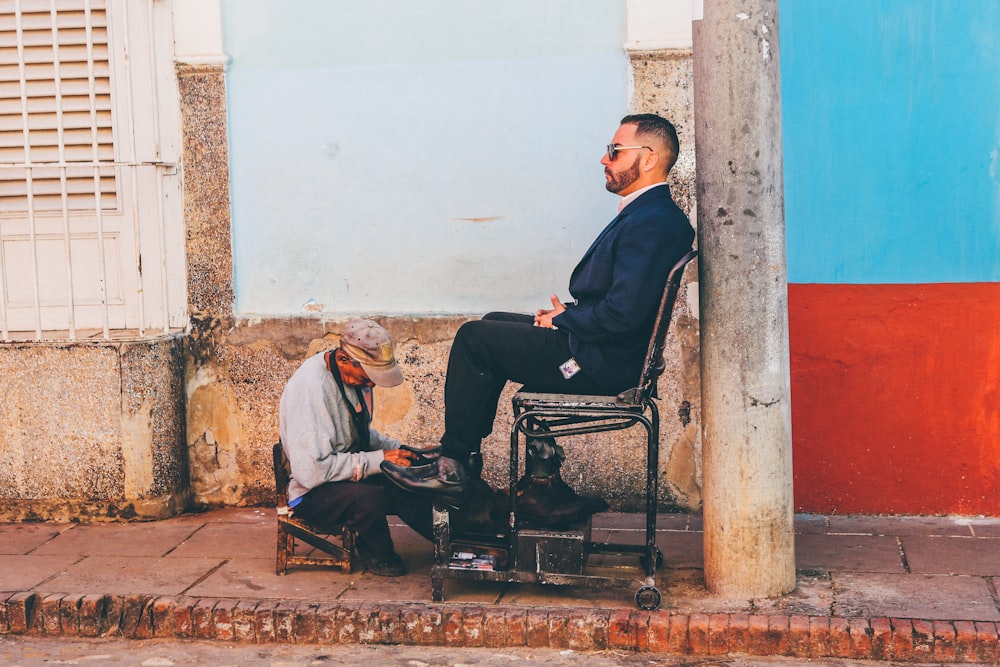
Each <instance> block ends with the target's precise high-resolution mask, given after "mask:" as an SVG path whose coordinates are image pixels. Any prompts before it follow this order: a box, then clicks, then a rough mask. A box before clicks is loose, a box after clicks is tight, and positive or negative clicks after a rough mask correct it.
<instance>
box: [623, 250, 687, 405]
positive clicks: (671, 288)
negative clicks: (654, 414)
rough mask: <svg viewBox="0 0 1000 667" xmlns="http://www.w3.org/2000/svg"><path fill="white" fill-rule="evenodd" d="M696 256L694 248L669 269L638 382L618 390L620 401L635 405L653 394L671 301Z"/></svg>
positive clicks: (659, 371)
mask: <svg viewBox="0 0 1000 667" xmlns="http://www.w3.org/2000/svg"><path fill="white" fill-rule="evenodd" d="M697 256H698V251H697V250H690V251H688V252H687V254H685V255H684V256H683V257H681V258H680V259H679V260H677V263H676V264H674V266H673V268H671V269H670V274H669V275H668V276H667V284H666V285H665V286H664V288H663V298H661V299H660V308H659V310H658V311H657V313H656V321H655V322H654V323H653V335H652V336H651V337H650V339H649V347H648V348H647V349H646V359H645V361H643V363H642V374H641V375H640V376H639V383H638V384H637V385H636V386H635V387H633V388H632V389H626V390H625V391H623V392H622V393H620V394H618V400H619V401H620V402H625V403H630V404H633V405H637V404H639V403H642V402H643V401H645V400H647V399H648V398H649V397H650V396H652V394H653V391H654V390H655V388H656V379H657V378H658V377H660V375H662V374H663V369H664V367H665V363H664V361H663V345H664V342H665V341H666V339H667V330H668V329H669V328H670V317H671V315H672V314H673V312H674V302H675V301H677V293H678V292H679V291H680V289H681V278H683V277H684V269H685V267H687V265H688V264H689V263H690V262H691V260H692V259H694V258H695V257H697Z"/></svg>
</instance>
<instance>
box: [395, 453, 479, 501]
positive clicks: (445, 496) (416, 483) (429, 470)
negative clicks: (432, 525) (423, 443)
mask: <svg viewBox="0 0 1000 667" xmlns="http://www.w3.org/2000/svg"><path fill="white" fill-rule="evenodd" d="M381 467H382V473H383V474H384V475H385V476H386V479H388V480H389V481H390V482H392V483H393V484H395V485H396V486H398V487H399V488H401V489H403V490H404V491H410V492H412V493H418V494H421V495H427V496H431V497H433V498H434V500H437V501H440V502H443V503H444V504H446V505H448V506H450V507H455V508H458V507H461V506H462V500H463V498H464V496H465V490H466V482H467V479H468V478H467V476H466V474H465V468H463V467H462V464H461V463H459V462H458V461H456V460H455V459H450V458H448V457H446V456H441V457H438V459H437V460H436V461H434V462H433V463H429V464H427V465H426V466H400V465H396V464H394V463H390V462H389V461H382V466H381Z"/></svg>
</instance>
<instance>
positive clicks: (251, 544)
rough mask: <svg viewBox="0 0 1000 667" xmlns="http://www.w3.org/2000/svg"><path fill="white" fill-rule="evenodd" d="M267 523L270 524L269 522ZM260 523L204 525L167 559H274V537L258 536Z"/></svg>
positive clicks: (215, 523) (217, 522) (212, 523)
mask: <svg viewBox="0 0 1000 667" xmlns="http://www.w3.org/2000/svg"><path fill="white" fill-rule="evenodd" d="M268 526H269V527H272V526H273V524H272V523H271V522H268ZM261 532H262V530H261V526H260V525H259V524H258V523H251V522H232V523H223V522H220V521H214V522H210V523H207V524H205V525H204V526H202V527H200V528H198V530H197V531H196V532H195V533H194V534H192V535H190V536H189V537H187V538H186V539H185V540H184V541H183V542H181V543H180V544H178V545H177V546H176V548H174V549H173V550H172V551H171V552H170V553H169V554H167V558H192V557H194V558H220V559H221V558H270V559H271V560H272V561H273V560H274V558H275V549H276V545H275V540H262V539H261Z"/></svg>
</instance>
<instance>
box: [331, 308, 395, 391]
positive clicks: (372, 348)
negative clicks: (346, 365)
mask: <svg viewBox="0 0 1000 667" xmlns="http://www.w3.org/2000/svg"><path fill="white" fill-rule="evenodd" d="M340 349H342V350H343V351H344V352H346V353H347V356H349V357H350V358H351V359H353V360H354V361H356V362H358V363H359V364H361V367H362V368H363V369H365V373H367V374H368V377H370V378H371V380H372V382H374V383H375V384H376V385H377V386H379V387H396V386H398V385H400V384H402V383H403V373H402V371H400V370H399V366H397V365H396V357H395V356H394V354H393V343H392V337H391V336H389V332H388V331H386V330H385V329H383V328H382V327H381V326H379V324H378V323H376V322H372V321H371V320H351V321H350V322H348V323H347V326H346V327H344V332H343V333H342V334H340Z"/></svg>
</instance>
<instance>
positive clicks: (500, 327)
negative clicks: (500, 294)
mask: <svg viewBox="0 0 1000 667" xmlns="http://www.w3.org/2000/svg"><path fill="white" fill-rule="evenodd" d="M570 357H571V353H570V349H569V338H568V336H567V335H566V334H565V333H564V332H562V331H559V330H558V329H545V328H542V327H536V326H534V317H533V316H531V315H523V314H518V313H490V314H488V315H486V316H485V317H483V319H481V320H476V321H473V322H466V323H465V324H463V325H462V326H461V327H460V328H459V330H458V333H457V334H455V342H454V343H453V344H452V346H451V354H450V356H449V357H448V375H447V377H446V379H445V385H444V435H443V436H442V437H441V445H442V451H441V453H442V455H443V456H447V457H449V458H453V459H457V460H458V461H461V462H463V463H464V462H465V461H466V460H467V459H468V458H469V454H471V453H472V452H478V451H479V447H480V443H481V441H482V439H483V438H485V437H486V436H488V435H489V434H490V432H492V431H493V421H494V420H495V419H496V410H497V401H498V400H499V398H500V393H501V392H502V391H503V388H504V385H505V384H506V383H507V382H508V381H511V382H517V383H520V384H522V385H524V387H525V389H527V390H529V391H538V392H551V393H560V394H562V393H568V394H602V393H607V391H608V389H607V388H605V387H601V385H600V384H599V383H597V382H595V381H594V380H593V379H592V378H590V377H588V376H587V374H586V371H584V372H581V373H577V374H576V375H574V376H573V377H572V378H570V379H569V380H567V379H566V378H564V377H563V375H562V372H560V370H559V366H560V365H561V364H563V363H564V362H566V361H567V360H569V358H570Z"/></svg>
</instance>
